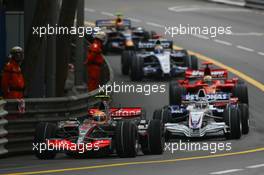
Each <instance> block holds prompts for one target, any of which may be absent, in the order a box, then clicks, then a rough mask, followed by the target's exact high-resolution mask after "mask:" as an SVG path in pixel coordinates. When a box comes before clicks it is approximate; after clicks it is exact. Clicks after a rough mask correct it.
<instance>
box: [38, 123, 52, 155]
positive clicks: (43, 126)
mask: <svg viewBox="0 0 264 175" xmlns="http://www.w3.org/2000/svg"><path fill="white" fill-rule="evenodd" d="M56 130H57V126H56V125H55V124H53V123H39V124H38V125H37V126H36V130H35V137H34V143H35V145H36V144H38V145H40V144H45V146H46V149H45V150H44V151H43V150H42V151H40V150H34V152H35V156H36V157H37V158H39V159H54V158H55V157H56V151H55V150H48V148H47V146H48V145H47V144H46V139H50V138H55V136H56Z"/></svg>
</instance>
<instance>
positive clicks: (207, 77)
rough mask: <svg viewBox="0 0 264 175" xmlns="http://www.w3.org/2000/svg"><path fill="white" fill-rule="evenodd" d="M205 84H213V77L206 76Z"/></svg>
mask: <svg viewBox="0 0 264 175" xmlns="http://www.w3.org/2000/svg"><path fill="white" fill-rule="evenodd" d="M203 80H204V82H205V83H207V84H211V82H212V76H211V75H206V76H204V79H203Z"/></svg>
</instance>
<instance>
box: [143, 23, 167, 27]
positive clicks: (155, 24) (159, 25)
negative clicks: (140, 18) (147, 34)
mask: <svg viewBox="0 0 264 175" xmlns="http://www.w3.org/2000/svg"><path fill="white" fill-rule="evenodd" d="M146 24H147V25H150V26H154V27H160V28H164V27H165V26H163V25H161V24H157V23H154V22H146Z"/></svg>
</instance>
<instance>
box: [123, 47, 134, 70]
mask: <svg viewBox="0 0 264 175" xmlns="http://www.w3.org/2000/svg"><path fill="white" fill-rule="evenodd" d="M133 55H134V51H132V50H124V51H123V52H122V55H121V69H122V74H123V75H128V74H129V65H130V63H131V57H133Z"/></svg>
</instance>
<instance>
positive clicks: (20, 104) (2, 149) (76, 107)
mask: <svg viewBox="0 0 264 175" xmlns="http://www.w3.org/2000/svg"><path fill="white" fill-rule="evenodd" d="M102 74H103V75H104V76H102V77H101V82H102V83H103V84H112V83H113V71H112V69H111V67H110V65H109V63H108V62H107V60H106V64H105V68H104V69H103V71H102ZM97 94H99V89H97V90H94V91H92V92H89V93H83V94H79V95H75V96H69V97H58V98H25V99H24V100H7V101H6V103H5V102H3V101H1V103H0V111H1V112H0V157H5V156H9V155H17V154H25V153H30V152H32V141H33V138H34V131H35V126H36V124H37V123H39V122H56V121H60V120H66V119H69V118H76V117H81V116H85V115H86V113H87V109H88V108H90V107H93V106H96V105H98V104H99V103H100V100H99V99H97V98H95V96H96V95H97ZM4 105H5V107H4ZM3 107H4V108H3ZM4 109H5V110H6V111H7V112H8V115H7V112H5V111H4Z"/></svg>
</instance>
